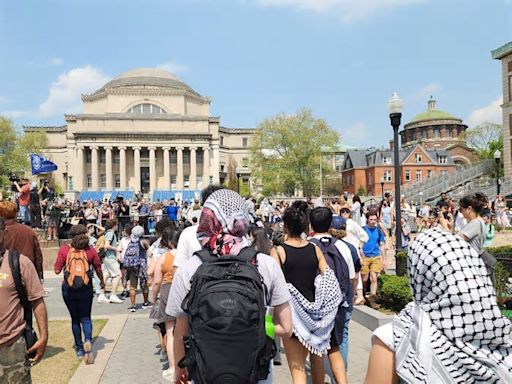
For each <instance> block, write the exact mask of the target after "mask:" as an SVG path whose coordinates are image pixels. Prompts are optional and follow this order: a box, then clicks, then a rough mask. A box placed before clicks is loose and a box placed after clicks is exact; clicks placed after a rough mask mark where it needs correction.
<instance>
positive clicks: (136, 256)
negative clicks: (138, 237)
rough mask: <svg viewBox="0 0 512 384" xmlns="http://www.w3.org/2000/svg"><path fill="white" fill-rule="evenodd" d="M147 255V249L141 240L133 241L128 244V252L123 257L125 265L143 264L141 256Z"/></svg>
mask: <svg viewBox="0 0 512 384" xmlns="http://www.w3.org/2000/svg"><path fill="white" fill-rule="evenodd" d="M143 257H146V249H145V248H144V247H143V246H142V245H141V243H140V241H131V240H130V242H129V243H128V245H127V246H126V252H125V254H124V258H123V267H125V268H131V267H138V266H140V264H141V258H143Z"/></svg>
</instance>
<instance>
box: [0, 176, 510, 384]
mask: <svg viewBox="0 0 512 384" xmlns="http://www.w3.org/2000/svg"><path fill="white" fill-rule="evenodd" d="M26 185H27V183H25V182H24V181H22V182H21V185H18V186H19V189H20V190H21V192H20V191H18V192H19V193H20V196H19V197H18V201H17V202H15V201H9V200H5V201H0V251H1V254H2V255H3V256H2V257H3V261H0V272H3V273H0V374H2V375H3V376H2V377H6V378H7V379H6V382H8V383H10V382H13V383H14V382H16V383H18V382H26V381H27V380H29V379H28V378H29V377H30V365H31V364H35V363H37V362H38V361H40V360H41V358H42V357H43V355H44V352H45V348H46V343H47V339H48V331H47V328H48V327H47V316H46V309H45V306H44V290H43V288H42V285H41V282H42V279H43V268H42V254H41V250H40V247H39V243H38V240H37V236H36V235H35V231H34V230H33V229H32V228H30V227H29V226H28V225H24V224H30V225H31V226H32V227H33V228H42V227H44V222H45V221H46V222H47V223H48V224H47V225H48V238H50V239H52V238H53V237H54V236H56V235H59V234H62V236H63V237H67V238H69V239H70V242H69V243H67V242H66V243H65V244H63V245H61V246H60V248H59V250H58V254H57V255H56V259H55V263H54V271H55V273H57V274H62V276H63V281H62V298H63V302H64V304H65V305H66V306H67V308H68V310H69V314H70V318H71V329H72V334H73V337H74V348H75V351H76V355H77V357H78V358H80V359H83V360H84V361H85V363H86V364H92V363H93V362H94V355H93V352H92V351H93V347H94V346H93V340H92V321H91V310H92V305H93V300H94V299H95V295H97V301H98V303H100V304H102V305H110V304H112V305H119V304H122V303H125V302H126V303H128V304H127V309H128V310H129V311H130V312H135V311H138V310H147V313H148V316H149V317H150V318H151V319H153V321H154V324H153V326H154V328H155V329H156V331H157V332H158V335H159V338H160V341H161V350H162V352H163V353H164V354H165V355H166V358H167V361H168V368H167V369H165V370H163V371H162V377H163V378H164V379H165V380H168V381H170V382H174V383H186V382H188V381H189V380H192V381H193V382H195V383H210V382H211V383H214V382H233V383H257V382H258V383H271V382H272V377H273V365H280V364H281V352H282V349H284V353H285V354H286V360H287V363H288V368H289V370H290V375H291V378H292V381H293V383H300V384H302V383H306V382H307V369H306V367H307V366H308V364H307V360H309V367H310V372H311V378H312V381H313V382H314V383H323V382H324V377H325V372H326V369H327V370H328V371H329V372H330V373H331V374H332V378H333V379H334V380H335V382H337V383H346V382H347V370H348V369H349V365H348V349H349V344H350V343H349V328H350V321H351V318H352V312H353V308H354V305H362V304H365V303H366V304H368V305H370V306H373V305H374V304H375V300H376V294H377V278H378V276H379V274H380V273H382V271H385V270H386V268H387V263H388V257H387V253H388V252H389V251H390V250H392V249H393V248H394V242H395V239H394V238H393V234H394V227H395V226H396V225H397V224H396V221H395V217H396V214H395V211H396V209H395V208H396V207H395V204H394V200H393V196H391V195H390V194H386V196H384V198H383V199H382V201H380V202H377V201H375V200H373V199H372V200H369V201H366V202H363V201H362V199H361V198H360V197H359V196H353V197H351V198H350V199H346V198H345V196H340V198H337V199H333V200H328V201H325V200H323V199H316V200H312V199H306V200H294V201H289V202H287V201H279V202H275V203H271V202H270V201H268V200H266V199H264V200H263V201H261V202H260V203H256V201H255V200H254V199H252V198H247V199H244V198H242V197H241V196H240V195H239V194H237V193H236V192H233V191H231V190H228V189H223V188H221V187H219V186H214V185H210V186H208V187H207V188H206V189H205V190H203V191H202V194H201V198H200V199H196V200H195V201H193V202H191V203H190V204H189V203H187V202H180V201H176V200H174V199H171V200H169V201H164V202H159V201H157V202H152V203H150V202H147V201H146V200H145V199H144V198H141V199H138V201H136V202H130V201H127V200H125V199H123V198H122V197H120V198H117V199H114V201H103V202H93V201H86V202H78V201H77V202H71V201H66V200H65V199H63V197H57V198H55V197H54V198H53V200H51V201H50V200H49V199H48V196H45V195H44V193H47V192H46V190H45V188H47V187H45V186H44V185H43V187H41V189H38V190H37V191H36V192H37V194H38V196H39V197H40V199H39V201H38V204H40V206H41V207H42V208H41V210H40V212H39V211H37V210H36V209H30V207H29V208H27V209H25V208H22V204H21V201H22V199H21V193H23V190H24V189H25V190H26V189H27V188H26ZM33 189H34V188H32V189H30V188H29V191H30V190H33ZM30 201H31V199H29V204H27V205H26V206H30ZM45 204H46V212H45V209H44V206H45ZM55 206H57V207H58V208H55ZM56 209H58V210H59V215H58V221H57V220H55V221H54V222H53V223H51V220H50V221H48V220H47V216H49V215H51V214H50V213H48V212H52V210H56ZM66 210H68V212H67V213H66V214H65V215H63V213H62V212H63V211H66ZM400 210H401V212H402V222H401V223H400V225H401V226H402V239H401V240H402V245H403V246H404V248H405V250H406V251H408V258H409V262H408V276H409V279H410V283H411V288H412V292H413V302H411V303H410V304H409V305H408V306H407V307H406V308H405V309H404V310H403V311H402V312H400V314H399V315H398V316H397V317H396V318H395V320H394V321H393V322H392V323H390V324H388V325H386V326H384V327H381V328H378V329H377V330H376V331H375V332H374V334H373V338H372V344H373V347H372V351H371V354H370V358H369V365H368V371H367V377H366V381H365V382H366V383H370V384H374V383H397V382H399V381H401V382H406V383H418V382H430V383H451V382H454V383H455V382H462V381H467V382H481V383H510V382H512V380H511V377H512V342H511V339H510V322H509V321H508V320H507V319H506V318H504V317H503V316H502V315H501V313H500V310H499V308H498V306H497V304H496V297H495V292H494V288H493V285H492V281H491V273H490V268H492V265H490V264H492V261H489V260H487V259H486V256H485V254H484V246H485V245H487V244H488V243H489V241H491V240H492V236H494V224H493V223H494V222H496V224H497V225H498V226H499V228H501V227H502V226H507V225H508V221H505V220H508V218H506V204H505V203H504V201H503V199H502V198H500V197H499V198H498V199H496V201H495V202H493V203H492V204H490V203H489V201H488V200H487V197H486V196H483V195H481V194H479V193H474V194H471V195H468V196H465V197H464V198H462V199H461V200H460V201H459V202H458V207H457V208H455V204H454V201H453V200H452V199H450V198H449V197H448V196H447V195H446V194H443V195H442V196H441V197H440V199H439V200H438V201H437V202H436V203H435V204H433V206H432V207H430V206H428V205H426V204H422V205H421V206H419V207H416V206H414V205H412V204H408V203H407V202H406V199H405V198H402V199H401V201H400ZM32 213H34V214H35V216H38V215H39V216H38V217H35V216H33V215H32ZM63 216H65V219H66V220H62V219H63ZM18 217H20V218H21V222H22V223H24V224H22V223H19V222H17V218H18ZM55 217H57V216H55ZM39 219H41V220H39ZM67 219H69V222H68V220H67ZM498 221H499V223H498ZM63 223H65V224H66V225H68V227H67V228H66V229H65V230H62V229H61V228H62V227H63V226H64V224H63ZM53 224H54V225H53ZM505 224H506V225H505ZM52 226H53V227H54V229H53V230H51V229H50V228H51V227H52ZM490 228H491V229H492V230H491V229H490ZM64 232H65V235H64V234H63V233H64ZM491 232H492V236H491ZM413 234H414V236H415V237H414V239H412V237H413ZM12 259H17V260H18V265H19V266H18V269H19V270H20V274H21V280H22V281H23V283H24V286H25V290H24V293H22V294H21V295H22V296H20V293H19V291H18V290H17V282H16V276H15V275H16V273H15V270H16V267H13V265H12V262H11V260H12ZM9 271H10V273H9ZM139 292H140V294H141V295H142V301H141V302H140V303H139V304H137V294H138V293H139ZM150 294H151V297H150ZM14 298H19V300H15V299H14ZM27 303H30V304H31V307H32V309H33V311H34V314H35V318H36V322H37V325H38V329H39V335H38V338H36V341H34V340H31V339H30V337H28V336H27V332H26V330H27V329H31V327H30V324H29V321H28V320H27V321H26V320H25V319H26V318H27V316H26V313H27V312H29V313H30V317H31V313H32V312H31V308H30V305H27ZM24 314H25V315H24ZM369 342H370V340H369ZM27 351H28V353H29V354H28V355H26V353H27Z"/></svg>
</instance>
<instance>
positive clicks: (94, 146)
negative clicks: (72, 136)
mask: <svg viewBox="0 0 512 384" xmlns="http://www.w3.org/2000/svg"><path fill="white" fill-rule="evenodd" d="M89 148H91V150H94V151H97V150H98V146H97V145H90V146H89Z"/></svg>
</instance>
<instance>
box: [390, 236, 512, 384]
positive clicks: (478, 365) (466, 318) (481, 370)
mask: <svg viewBox="0 0 512 384" xmlns="http://www.w3.org/2000/svg"><path fill="white" fill-rule="evenodd" d="M408 274H409V279H410V282H411V287H412V292H413V300H414V301H413V302H411V303H409V304H408V305H407V306H406V307H405V308H404V309H403V310H402V312H400V314H399V315H398V316H397V317H396V318H395V319H394V321H393V338H394V346H395V361H396V371H397V374H398V376H399V377H400V379H402V381H404V382H406V383H434V381H433V380H432V377H436V378H437V380H436V381H435V382H437V381H438V380H439V379H440V380H441V383H443V384H445V383H446V384H448V383H486V384H492V383H512V364H511V363H510V356H511V355H512V342H511V339H510V322H509V321H508V320H507V319H506V318H504V317H503V316H502V315H501V312H500V310H499V308H498V306H497V304H496V296H495V292H494V288H493V286H492V283H491V280H490V278H489V276H488V274H487V271H486V268H485V265H484V263H483V261H482V259H481V257H480V256H479V255H478V254H477V252H476V251H475V250H474V249H473V248H471V246H470V245H469V244H468V243H467V242H466V241H464V240H462V239H460V238H458V237H456V236H454V235H452V234H450V233H447V232H445V231H442V230H441V229H430V230H427V231H426V232H423V233H421V234H419V235H418V236H417V237H416V239H415V240H414V241H413V243H412V244H411V246H410V247H409V261H408ZM505 359H507V361H505Z"/></svg>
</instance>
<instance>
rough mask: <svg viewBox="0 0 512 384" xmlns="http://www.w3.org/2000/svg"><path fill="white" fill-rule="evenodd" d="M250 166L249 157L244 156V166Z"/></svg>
mask: <svg viewBox="0 0 512 384" xmlns="http://www.w3.org/2000/svg"><path fill="white" fill-rule="evenodd" d="M248 166H249V159H248V158H247V157H242V167H243V168H247V167H248Z"/></svg>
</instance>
